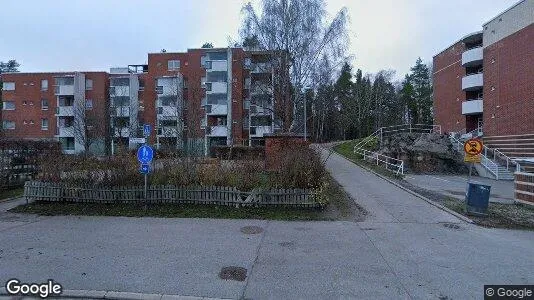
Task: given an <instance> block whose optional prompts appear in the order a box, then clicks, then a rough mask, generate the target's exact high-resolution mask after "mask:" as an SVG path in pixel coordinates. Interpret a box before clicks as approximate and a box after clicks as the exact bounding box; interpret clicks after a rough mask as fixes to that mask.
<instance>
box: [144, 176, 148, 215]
mask: <svg viewBox="0 0 534 300" xmlns="http://www.w3.org/2000/svg"><path fill="white" fill-rule="evenodd" d="M147 177H148V175H147V174H145V190H144V195H145V199H144V201H145V211H146V210H147V203H148V200H147V198H146V196H147Z"/></svg>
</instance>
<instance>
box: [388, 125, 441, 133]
mask: <svg viewBox="0 0 534 300" xmlns="http://www.w3.org/2000/svg"><path fill="white" fill-rule="evenodd" d="M380 130H381V131H382V135H383V134H385V133H401V132H408V133H439V134H441V125H428V124H402V125H393V126H387V127H382V128H380Z"/></svg>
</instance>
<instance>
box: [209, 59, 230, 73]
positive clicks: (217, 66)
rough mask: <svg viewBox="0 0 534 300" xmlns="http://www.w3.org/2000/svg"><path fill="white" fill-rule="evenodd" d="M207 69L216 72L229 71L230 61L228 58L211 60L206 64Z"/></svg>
mask: <svg viewBox="0 0 534 300" xmlns="http://www.w3.org/2000/svg"><path fill="white" fill-rule="evenodd" d="M206 71H207V72H215V71H224V72H226V71H228V61H226V60H212V61H209V63H208V64H206Z"/></svg>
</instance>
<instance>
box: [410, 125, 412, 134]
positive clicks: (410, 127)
mask: <svg viewBox="0 0 534 300" xmlns="http://www.w3.org/2000/svg"><path fill="white" fill-rule="evenodd" d="M410 133H412V123H410Z"/></svg>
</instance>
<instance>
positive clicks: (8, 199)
mask: <svg viewBox="0 0 534 300" xmlns="http://www.w3.org/2000/svg"><path fill="white" fill-rule="evenodd" d="M20 198H24V195H21V196H18V197H11V198H5V199H0V203H5V202H9V201H13V200H17V199H20Z"/></svg>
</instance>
